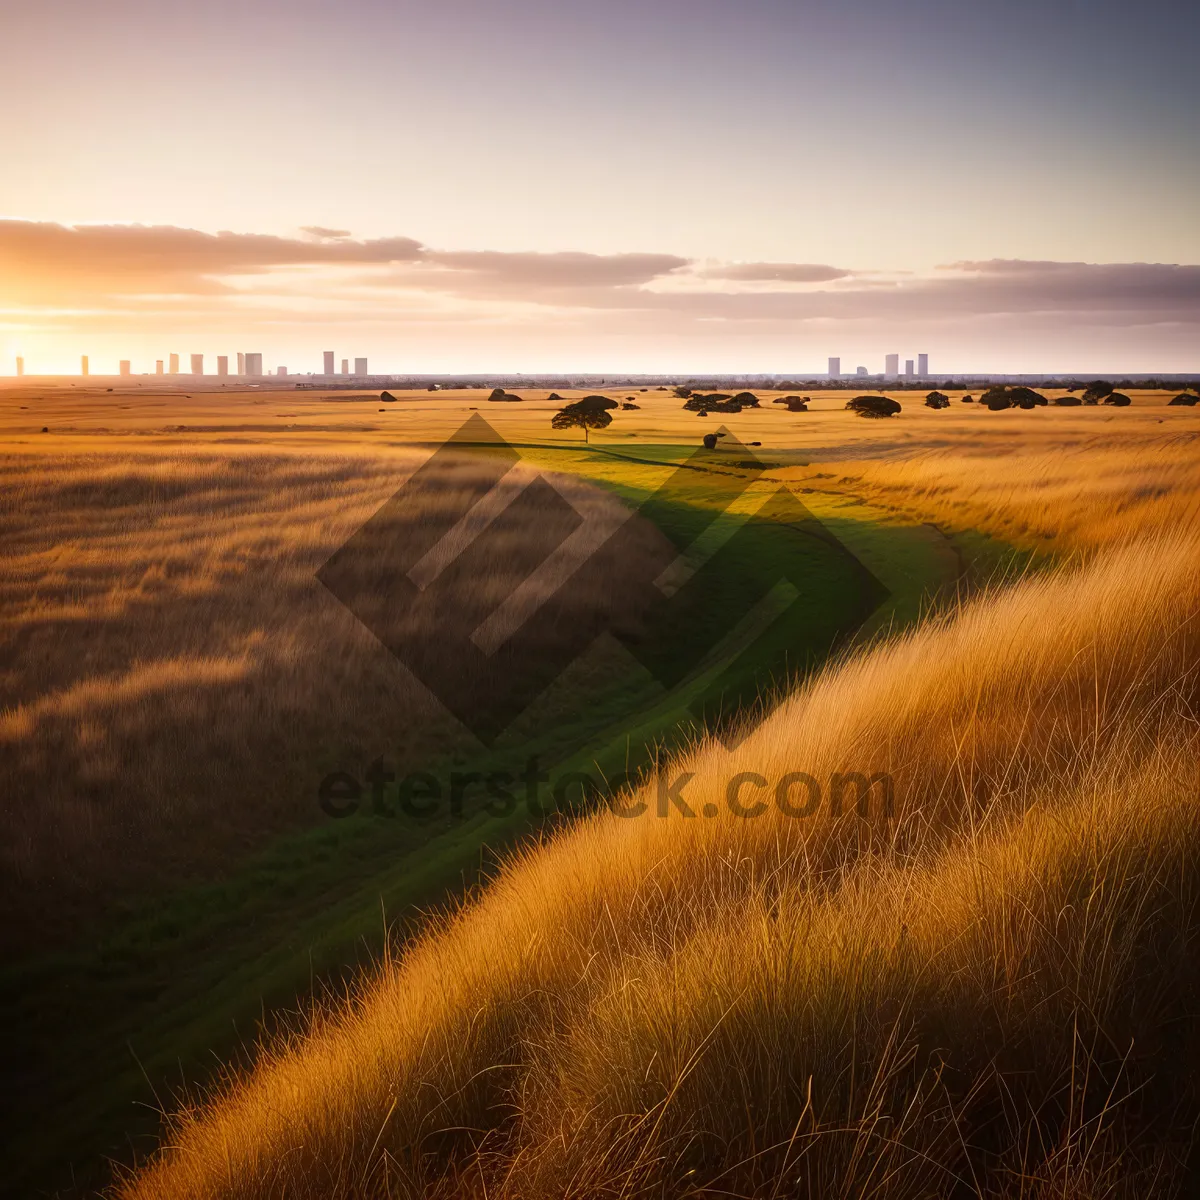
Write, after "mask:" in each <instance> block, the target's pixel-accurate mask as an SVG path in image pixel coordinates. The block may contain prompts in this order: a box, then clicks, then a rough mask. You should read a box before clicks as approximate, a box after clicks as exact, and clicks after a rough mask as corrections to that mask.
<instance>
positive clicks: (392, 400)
mask: <svg viewBox="0 0 1200 1200" xmlns="http://www.w3.org/2000/svg"><path fill="white" fill-rule="evenodd" d="M379 398H380V400H386V401H387V402H388V403H389V404H395V402H396V397H395V396H393V395H392V393H391V392H380V393H379Z"/></svg>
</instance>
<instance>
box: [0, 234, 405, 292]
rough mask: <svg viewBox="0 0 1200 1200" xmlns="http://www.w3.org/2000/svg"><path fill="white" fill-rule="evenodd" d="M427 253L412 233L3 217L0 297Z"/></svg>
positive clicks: (211, 286)
mask: <svg viewBox="0 0 1200 1200" xmlns="http://www.w3.org/2000/svg"><path fill="white" fill-rule="evenodd" d="M332 232H335V233H336V232H340V231H332ZM421 253H422V246H421V244H420V243H419V242H417V241H414V240H413V239H412V238H406V237H393V238H379V239H375V240H371V241H351V240H346V239H338V240H334V241H328V240H326V241H310V240H306V239H300V238H284V237H276V236H274V235H271V234H259V233H203V232H201V231H200V230H197V229H181V228H178V227H177V226H174V225H75V226H70V225H56V224H52V223H50V222H39V221H14V220H0V297H2V298H3V299H5V300H13V301H26V302H32V303H51V304H54V303H57V304H70V303H74V302H78V301H79V300H81V299H85V298H88V297H92V298H94V297H100V296H121V295H138V294H143V295H145V294H155V293H193V294H203V293H206V292H216V291H222V290H225V287H226V285H224V284H222V283H221V282H220V280H221V279H222V278H223V277H227V276H231V275H245V274H259V273H262V272H264V271H268V270H271V269H272V268H277V267H290V266H304V265H312V264H346V263H393V262H405V261H411V260H413V259H415V258H418V257H419V256H420V255H421Z"/></svg>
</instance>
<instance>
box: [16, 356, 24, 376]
mask: <svg viewBox="0 0 1200 1200" xmlns="http://www.w3.org/2000/svg"><path fill="white" fill-rule="evenodd" d="M17 374H18V375H24V374H25V360H24V359H23V358H21V357H20V356H19V355H18V357H17Z"/></svg>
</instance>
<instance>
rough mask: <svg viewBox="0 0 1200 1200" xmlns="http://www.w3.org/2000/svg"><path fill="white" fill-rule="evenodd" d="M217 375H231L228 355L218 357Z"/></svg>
mask: <svg viewBox="0 0 1200 1200" xmlns="http://www.w3.org/2000/svg"><path fill="white" fill-rule="evenodd" d="M217 374H218V375H228V374H229V355H228V354H218V355H217Z"/></svg>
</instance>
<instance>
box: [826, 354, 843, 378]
mask: <svg viewBox="0 0 1200 1200" xmlns="http://www.w3.org/2000/svg"><path fill="white" fill-rule="evenodd" d="M841 374H842V360H841V359H840V358H831V359H830V360H829V378H830V379H838V378H839V377H840V376H841Z"/></svg>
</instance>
